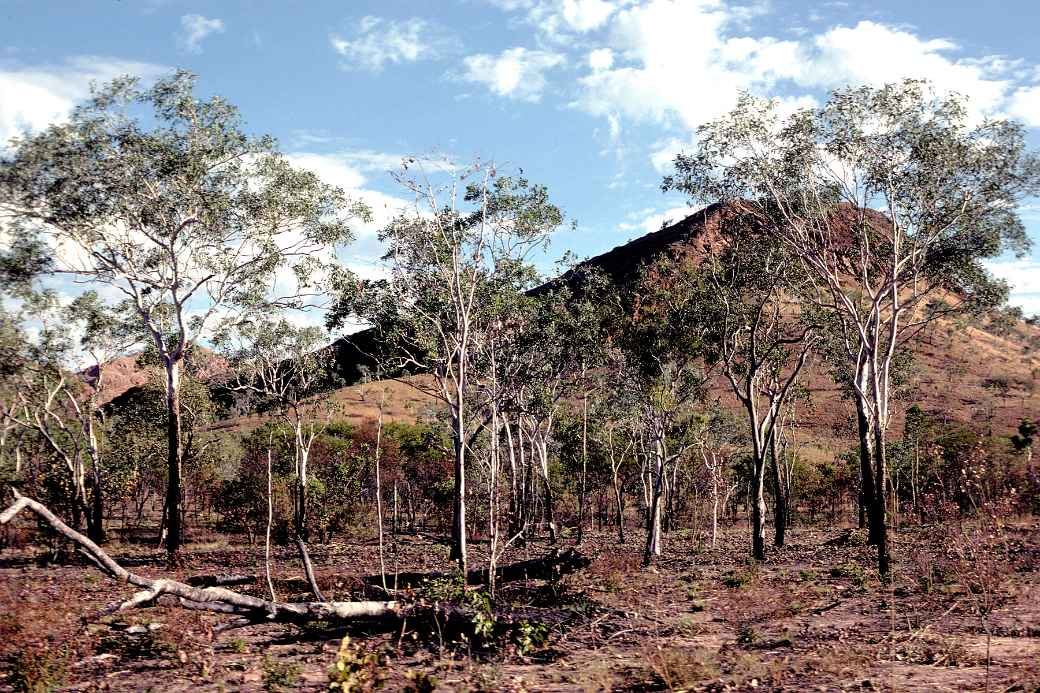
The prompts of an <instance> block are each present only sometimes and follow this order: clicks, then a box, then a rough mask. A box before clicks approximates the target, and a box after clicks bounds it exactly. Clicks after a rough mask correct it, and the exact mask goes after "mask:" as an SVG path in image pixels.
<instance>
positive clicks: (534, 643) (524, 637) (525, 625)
mask: <svg viewBox="0 0 1040 693" xmlns="http://www.w3.org/2000/svg"><path fill="white" fill-rule="evenodd" d="M513 638H514V640H515V642H516V653H517V654H518V655H520V656H521V657H526V656H527V655H529V654H531V653H532V652H534V651H535V650H536V649H538V648H539V647H541V646H542V645H544V644H545V643H546V641H547V640H548V639H549V626H547V625H546V624H544V623H529V622H527V621H523V622H521V623H520V626H519V627H518V628H517V629H516V632H515V633H514V635H513Z"/></svg>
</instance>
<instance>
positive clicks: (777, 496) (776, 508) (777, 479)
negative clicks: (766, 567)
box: [769, 429, 787, 546]
mask: <svg viewBox="0 0 1040 693" xmlns="http://www.w3.org/2000/svg"><path fill="white" fill-rule="evenodd" d="M769 451H770V456H771V457H772V458H773V468H772V473H773V474H772V481H773V545H774V546H783V545H784V538H785V534H786V529H787V493H786V488H785V484H784V480H783V470H782V469H781V467H780V464H781V462H780V457H779V455H777V445H776V430H775V429H774V430H773V434H772V435H771V436H770V439H769Z"/></svg>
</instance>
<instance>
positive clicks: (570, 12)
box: [489, 0, 625, 42]
mask: <svg viewBox="0 0 1040 693" xmlns="http://www.w3.org/2000/svg"><path fill="white" fill-rule="evenodd" d="M489 2H490V3H491V4H492V5H495V6H496V7H498V8H499V9H501V10H504V11H506V12H522V13H523V21H524V22H525V23H527V24H530V25H531V26H534V27H536V28H537V30H538V31H539V33H540V34H541V35H542V36H544V37H546V38H548V39H550V40H552V41H555V42H563V41H566V40H567V39H568V38H569V36H571V35H573V34H586V33H589V32H591V31H595V30H597V29H600V28H602V27H603V26H605V25H606V23H607V21H608V20H609V19H610V17H611V16H612V15H613V14H614V13H615V12H617V10H618V7H619V6H620V5H622V4H625V3H624V2H618V1H617V0H489Z"/></svg>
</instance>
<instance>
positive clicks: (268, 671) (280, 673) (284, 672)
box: [260, 655, 302, 693]
mask: <svg viewBox="0 0 1040 693" xmlns="http://www.w3.org/2000/svg"><path fill="white" fill-rule="evenodd" d="M301 671H302V667H301V666H300V665H299V664H297V663H296V662H280V661H278V660H277V659H275V658H274V657H272V656H271V655H264V658H263V660H261V662H260V680H261V681H262V682H263V684H264V690H265V691H269V692H270V693H279V692H280V691H285V690H289V689H291V688H293V687H294V686H295V685H296V680H297V679H298V678H299V677H300V672H301Z"/></svg>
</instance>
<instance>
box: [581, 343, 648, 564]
mask: <svg viewBox="0 0 1040 693" xmlns="http://www.w3.org/2000/svg"><path fill="white" fill-rule="evenodd" d="M612 352H613V353H612V354H611V358H610V360H609V361H608V366H607V368H606V369H605V374H604V377H603V380H604V383H603V385H602V397H600V399H599V401H598V403H597V406H596V407H595V408H594V410H593V416H594V417H595V419H596V425H595V426H594V427H593V436H594V437H595V438H596V441H597V443H598V445H599V446H600V448H601V449H602V450H603V451H604V454H605V456H606V458H607V462H608V463H609V465H610V484H611V488H612V490H613V492H614V506H615V512H616V513H617V533H618V543H619V544H624V543H625V486H624V480H625V474H624V472H625V470H626V469H629V468H631V467H632V466H633V462H634V461H635V460H636V457H637V456H638V454H639V453H638V444H639V437H640V432H641V423H642V419H641V411H640V406H639V404H640V403H639V398H638V395H637V392H636V390H635V389H634V388H632V387H629V385H630V383H628V382H627V381H626V380H625V379H624V377H623V375H624V374H623V372H621V371H619V366H621V365H622V363H623V361H622V360H621V359H620V358H619V356H620V354H618V353H617V352H616V350H612Z"/></svg>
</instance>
